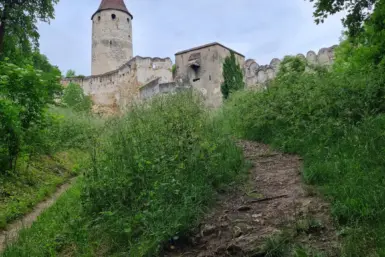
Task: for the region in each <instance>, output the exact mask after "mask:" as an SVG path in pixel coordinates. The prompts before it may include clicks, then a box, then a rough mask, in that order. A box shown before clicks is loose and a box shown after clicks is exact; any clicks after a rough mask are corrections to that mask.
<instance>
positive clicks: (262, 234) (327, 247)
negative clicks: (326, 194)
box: [165, 141, 338, 257]
mask: <svg viewBox="0 0 385 257" xmlns="http://www.w3.org/2000/svg"><path fill="white" fill-rule="evenodd" d="M239 144H240V145H241V146H242V148H243V149H244V153H245V157H246V158H247V159H248V160H249V161H250V162H252V164H253V168H252V169H251V170H250V171H249V172H250V174H249V176H250V179H249V182H248V183H247V184H246V186H245V187H244V188H243V190H241V191H237V192H233V193H231V194H228V195H222V196H220V199H218V206H216V207H215V208H213V211H212V212H211V213H209V214H208V215H207V217H205V219H204V221H203V222H202V223H201V226H200V227H199V229H197V231H195V232H194V236H191V237H190V238H188V240H187V241H188V242H184V243H183V244H181V243H180V244H179V245H178V242H176V243H175V244H173V245H169V246H168V250H167V253H166V254H165V256H168V257H171V256H172V257H175V256H187V257H193V256H199V257H213V256H254V257H256V256H265V255H266V249H263V245H264V244H265V242H266V239H267V238H270V237H271V236H273V235H275V234H277V233H280V232H282V231H286V232H287V231H289V232H288V233H289V234H290V240H291V242H292V243H293V244H294V243H295V244H301V245H304V246H309V247H311V248H313V249H315V250H317V251H321V252H324V253H328V254H329V256H338V255H337V249H338V240H337V236H336V232H335V229H334V227H333V224H332V220H331V218H330V210H329V205H328V204H327V203H326V202H325V201H323V200H321V198H320V197H318V196H317V195H316V194H315V193H313V190H312V188H311V187H309V188H305V187H304V185H303V183H302V181H301V165H302V162H301V159H300V158H299V157H298V156H294V155H288V154H282V153H279V152H275V151H272V150H271V149H270V148H269V147H268V146H266V145H263V144H260V143H256V142H248V141H241V142H240V143H239Z"/></svg>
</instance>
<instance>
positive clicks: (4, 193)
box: [0, 151, 84, 229]
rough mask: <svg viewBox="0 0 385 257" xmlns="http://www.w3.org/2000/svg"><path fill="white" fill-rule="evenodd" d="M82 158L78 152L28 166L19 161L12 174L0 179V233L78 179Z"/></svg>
mask: <svg viewBox="0 0 385 257" xmlns="http://www.w3.org/2000/svg"><path fill="white" fill-rule="evenodd" d="M83 156H84V154H83V153H82V152H79V151H67V152H62V153H58V154H55V155H54V156H52V157H48V156H39V157H36V158H34V159H33V160H31V161H30V162H29V164H27V163H26V162H25V161H23V160H21V161H19V165H18V169H17V171H16V172H15V173H9V174H6V175H3V176H1V177H0V182H1V183H0V193H1V194H0V229H1V228H4V227H5V226H6V224H7V223H9V222H11V221H13V220H15V219H17V218H19V217H20V216H22V215H23V214H25V213H27V212H29V211H30V210H31V209H32V208H33V207H34V206H35V205H36V204H38V203H39V202H41V201H42V200H43V199H44V198H45V197H47V196H48V195H50V194H51V193H53V192H54V191H55V190H56V188H57V186H58V185H60V184H63V183H65V182H66V181H67V180H68V179H69V178H70V177H72V176H74V175H77V173H78V170H79V164H80V163H81V161H82V160H83Z"/></svg>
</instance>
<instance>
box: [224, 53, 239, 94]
mask: <svg viewBox="0 0 385 257" xmlns="http://www.w3.org/2000/svg"><path fill="white" fill-rule="evenodd" d="M223 80H224V81H223V83H222V85H221V92H222V95H223V97H224V98H225V99H227V98H228V97H229V95H230V94H231V93H232V92H234V91H237V90H239V89H242V88H244V87H245V82H244V81H243V71H242V68H241V66H240V65H239V64H238V63H237V60H236V58H235V54H234V52H231V54H230V55H229V56H227V57H226V58H225V61H224V63H223Z"/></svg>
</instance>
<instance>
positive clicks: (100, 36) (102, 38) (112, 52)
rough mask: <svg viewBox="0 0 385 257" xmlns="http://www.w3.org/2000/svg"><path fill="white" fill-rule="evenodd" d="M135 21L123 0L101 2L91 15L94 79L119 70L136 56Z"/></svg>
mask: <svg viewBox="0 0 385 257" xmlns="http://www.w3.org/2000/svg"><path fill="white" fill-rule="evenodd" d="M132 19H133V16H132V15H131V13H130V12H129V11H128V9H127V7H126V5H125V4H124V1H123V0H102V2H101V4H100V6H99V8H98V10H97V11H96V12H95V13H94V14H93V15H92V17H91V20H92V67H91V73H92V75H99V74H103V73H106V72H109V71H113V70H115V69H117V68H119V67H120V66H121V65H122V64H124V63H126V62H127V61H128V60H130V59H131V58H132V57H133V56H132V55H133V50H132Z"/></svg>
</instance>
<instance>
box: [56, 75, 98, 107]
mask: <svg viewBox="0 0 385 257" xmlns="http://www.w3.org/2000/svg"><path fill="white" fill-rule="evenodd" d="M62 101H63V103H64V105H66V106H67V107H70V108H72V109H74V110H75V111H80V112H90V111H91V107H92V102H91V98H90V97H89V96H86V95H85V94H84V91H83V89H82V88H81V87H80V85H79V84H75V83H72V82H71V83H69V84H68V86H67V87H66V88H65V89H64V94H63V98H62Z"/></svg>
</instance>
